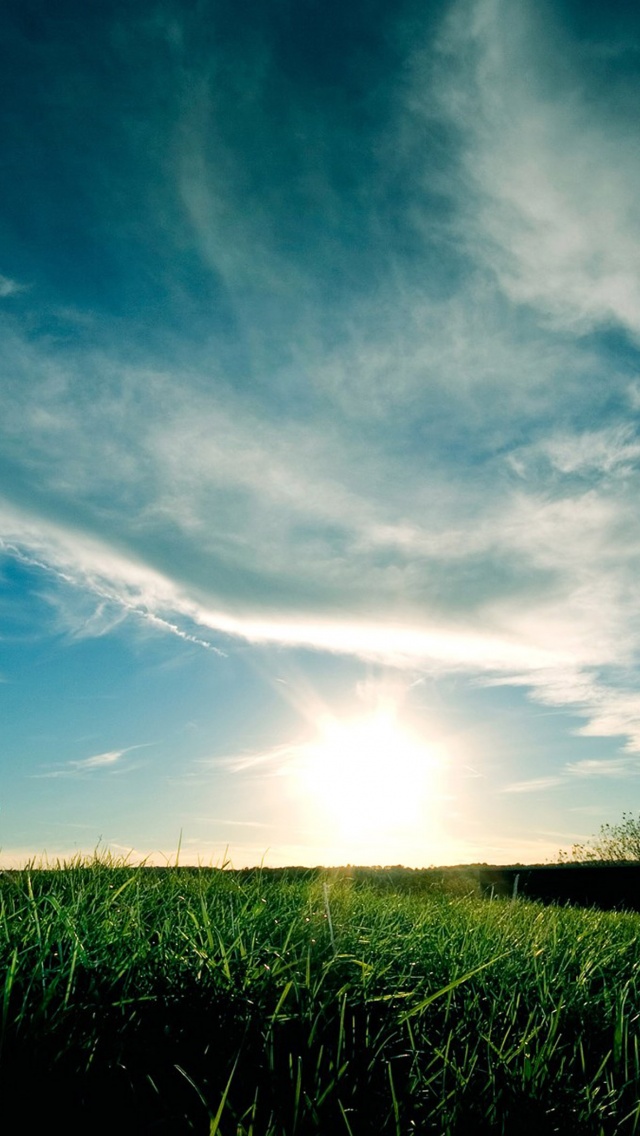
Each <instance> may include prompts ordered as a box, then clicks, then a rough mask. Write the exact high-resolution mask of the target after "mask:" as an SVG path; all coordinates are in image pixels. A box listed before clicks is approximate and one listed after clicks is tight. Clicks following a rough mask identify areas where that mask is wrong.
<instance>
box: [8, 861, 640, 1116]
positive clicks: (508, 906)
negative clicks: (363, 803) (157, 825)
mask: <svg viewBox="0 0 640 1136" xmlns="http://www.w3.org/2000/svg"><path fill="white" fill-rule="evenodd" d="M0 896H1V919H0V951H1V958H2V975H3V983H4V990H3V994H2V1002H1V1005H2V1033H1V1037H0V1045H1V1050H0V1076H1V1082H0V1084H1V1091H2V1100H3V1102H4V1105H5V1110H6V1107H7V1102H8V1101H13V1102H14V1103H17V1105H18V1107H19V1110H20V1115H21V1116H22V1117H23V1127H22V1128H21V1129H20V1131H24V1132H25V1133H31V1132H34V1133H35V1132H38V1133H40V1132H45V1131H49V1128H50V1126H51V1125H52V1124H53V1121H54V1119H56V1118H58V1117H60V1118H62V1120H63V1124H64V1127H65V1130H66V1132H83V1133H88V1132H91V1133H94V1132H97V1133H101V1132H108V1131H113V1132H114V1133H115V1132H118V1133H141V1134H142V1133H145V1134H146V1133H149V1134H151V1133H167V1134H169V1133H170V1134H175V1136H179V1134H181V1133H187V1132H195V1133H201V1134H202V1136H214V1134H216V1133H220V1134H222V1136H250V1134H252V1136H294V1134H307V1133H316V1134H321V1136H334V1134H337V1136H365V1134H374V1133H375V1134H378V1133H381V1134H386V1133H389V1134H392V1136H407V1134H410V1133H437V1134H438V1136H445V1134H456V1136H459V1134H466V1133H469V1134H471V1133H478V1134H480V1136H481V1134H483V1133H517V1134H518V1136H525V1134H526V1133H536V1134H537V1136H538V1134H545V1133H552V1132H557V1133H562V1134H564V1136H570V1134H573V1133H575V1134H576V1136H578V1134H579V1136H588V1134H591V1133H594V1134H600V1133H605V1134H609V1133H633V1132H640V1103H639V1102H640V1045H639V1039H638V1022H639V1013H640V941H639V931H640V917H638V916H635V915H626V914H615V913H604V912H598V911H595V910H579V909H575V908H558V907H543V906H541V905H538V904H535V903H530V902H528V901H525V900H520V899H518V900H517V901H515V902H510V901H506V900H493V901H489V900H487V899H484V900H483V899H480V898H478V897H476V896H472V895H464V894H458V895H452V894H447V893H446V892H444V891H443V890H442V889H439V890H438V889H435V888H431V890H423V891H422V892H415V893H412V892H409V891H408V890H407V888H404V887H403V886H402V884H401V882H400V883H399V882H398V881H397V880H395V881H394V879H393V878H390V877H388V876H387V875H386V874H385V873H384V872H380V873H379V874H377V875H376V874H375V873H369V875H368V877H367V878H366V879H357V878H356V879H353V878H350V876H349V873H348V872H346V871H345V872H342V873H340V872H331V873H325V874H323V873H319V872H310V873H304V872H295V873H290V874H289V875H287V874H286V873H285V874H282V873H269V872H266V871H265V872H260V871H256V872H255V873H253V874H247V873H234V872H232V871H211V870H207V869H187V868H175V869H174V868H166V869H162V870H157V871H153V870H147V869H144V868H136V867H132V866H129V865H127V864H126V863H120V864H117V863H112V862H109V861H107V860H104V859H99V858H97V859H96V860H95V861H94V862H92V863H81V862H78V863H75V864H70V865H66V866H64V867H63V868H62V869H60V870H51V871H44V870H38V869H34V868H32V869H29V870H24V871H23V872H19V873H5V874H3V875H2V876H0ZM0 993H1V991H0ZM16 1131H18V1129H16Z"/></svg>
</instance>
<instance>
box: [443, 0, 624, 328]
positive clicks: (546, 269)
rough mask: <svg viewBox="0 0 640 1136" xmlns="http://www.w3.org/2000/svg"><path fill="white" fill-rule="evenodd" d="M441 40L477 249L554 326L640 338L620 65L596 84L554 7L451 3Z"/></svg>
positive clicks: (446, 100)
mask: <svg viewBox="0 0 640 1136" xmlns="http://www.w3.org/2000/svg"><path fill="white" fill-rule="evenodd" d="M440 46H441V50H442V52H443V71H442V88H441V98H442V103H443V106H444V107H445V108H446V111H447V113H449V114H450V115H451V118H452V119H453V120H454V121H455V122H456V125H457V127H458V128H459V129H460V130H461V131H462V134H463V138H464V149H463V156H462V163H461V169H462V171H463V179H464V180H463V185H464V190H462V188H461V192H467V193H469V199H468V207H467V210H466V233H467V240H468V242H469V245H470V246H471V247H472V248H473V249H474V250H475V253H476V255H478V256H481V257H482V258H483V260H485V261H486V262H487V263H488V264H490V266H491V268H492V269H493V271H494V272H495V273H496V276H497V278H498V280H499V281H500V285H501V287H502V288H503V289H504V291H505V293H506V294H507V295H508V296H509V297H510V298H511V299H512V300H514V301H516V302H517V303H526V304H531V305H534V306H535V307H536V308H537V309H538V310H539V311H540V312H541V314H542V315H543V316H544V318H545V319H546V320H547V321H548V323H549V324H550V325H551V326H555V327H559V326H565V327H569V328H571V329H573V330H575V331H578V332H584V331H588V330H589V329H591V328H593V327H599V326H605V327H606V326H610V325H612V324H613V325H617V326H619V327H621V328H624V329H626V330H627V331H628V332H630V333H631V334H632V335H633V336H634V337H637V336H638V335H639V334H640V276H639V273H638V268H637V262H636V258H635V253H634V250H635V248H636V247H637V244H638V240H639V238H640V211H639V210H638V196H639V189H640V157H639V156H638V151H637V147H636V146H635V144H634V138H635V130H636V127H635V122H634V118H633V116H632V115H630V114H629V113H628V111H627V110H626V107H627V106H628V105H629V102H628V100H629V91H626V92H625V91H624V90H622V89H621V86H620V85H617V84H616V83H615V60H613V61H612V70H611V79H610V81H609V82H605V83H601V84H600V85H598V86H596V88H595V90H594V75H593V71H591V73H590V74H589V76H588V77H587V75H586V74H583V73H582V72H581V70H580V66H579V59H578V58H577V57H576V55H575V54H574V55H572V51H571V44H570V43H569V42H568V41H567V40H565V39H564V38H563V34H562V31H561V29H560V27H559V25H558V23H557V21H556V20H555V19H554V13H553V11H552V10H551V8H550V7H549V6H548V5H547V6H545V7H544V9H543V8H541V7H540V6H534V5H533V4H530V3H521V4H517V5H514V4H510V3H508V2H507V0H462V2H461V3H458V4H455V5H454V7H453V10H452V15H451V17H450V19H449V20H448V22H447V24H446V30H445V32H444V34H443V36H442V39H441V45H440ZM636 96H637V91H636Z"/></svg>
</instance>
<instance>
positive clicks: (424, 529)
mask: <svg viewBox="0 0 640 1136" xmlns="http://www.w3.org/2000/svg"><path fill="white" fill-rule="evenodd" d="M0 28H1V31H2V34H1V35H0V54H1V55H2V60H1V66H0V84H1V86H2V98H1V100H0V145H1V153H2V164H3V176H2V178H1V179H0V585H1V593H0V723H1V730H0V864H2V865H3V866H11V865H14V864H19V863H24V862H25V861H27V860H29V859H32V858H34V857H45V858H46V860H47V862H51V863H54V862H57V861H61V862H62V861H64V860H66V859H69V858H70V857H73V856H76V855H89V854H91V853H92V852H93V850H94V849H96V848H97V849H99V850H101V851H103V852H110V853H112V854H113V855H116V856H129V857H130V858H131V859H132V861H134V862H139V861H140V860H141V859H142V858H144V857H148V858H149V861H150V862H155V863H166V862H174V861H175V859H176V858H177V857H178V856H179V858H180V862H181V863H201V864H211V865H218V866H220V865H221V864H223V863H231V864H233V865H234V866H236V867H241V866H243V865H249V864H258V863H264V864H268V865H273V866H278V865H284V864H309V865H315V864H327V865H328V864H346V863H351V864H382V865H384V864H400V863H402V864H406V865H409V866H414V867H420V866H428V865H431V864H447V863H472V862H489V863H515V862H522V863H533V862H544V861H545V860H548V859H555V858H556V857H557V854H558V850H559V849H561V848H562V849H568V850H570V849H571V847H572V845H573V844H574V843H576V842H581V841H584V840H588V839H589V838H590V836H591V835H592V834H594V833H597V832H598V830H599V828H600V826H601V825H602V824H604V823H615V822H616V821H617V820H619V819H620V818H621V816H622V813H623V812H624V811H633V810H634V809H637V808H639V807H640V792H639V787H640V781H639V774H640V685H639V679H640V519H639V514H638V499H639V496H638V494H639V490H640V429H639V414H640V259H639V256H638V249H639V248H640V134H639V131H638V105H639V99H640V9H638V7H637V5H635V4H631V3H625V2H623V0H617V2H616V0H613V2H612V0H608V2H607V3H605V2H604V0H592V2H589V3H587V2H586V0H535V3H534V2H529V0H452V2H445V0H434V2H431V3H426V4H425V3H424V0H420V2H418V0H399V2H398V3H394V4H389V3H386V2H383V0H351V3H349V4H348V5H345V4H343V3H338V2H337V0H329V2H323V3H322V4H321V3H318V2H315V0H277V2H275V3H259V2H258V0H253V2H251V0H250V2H249V4H248V5H242V6H238V5H237V3H235V2H234V0H140V2H139V3H136V4H130V3H128V2H127V0H105V2H104V3H101V4H99V5H87V4H85V3H81V2H80V0H58V2H57V3H56V4H55V5H52V4H50V3H46V2H45V0H6V2H5V4H4V5H3V6H2V12H1V14H0Z"/></svg>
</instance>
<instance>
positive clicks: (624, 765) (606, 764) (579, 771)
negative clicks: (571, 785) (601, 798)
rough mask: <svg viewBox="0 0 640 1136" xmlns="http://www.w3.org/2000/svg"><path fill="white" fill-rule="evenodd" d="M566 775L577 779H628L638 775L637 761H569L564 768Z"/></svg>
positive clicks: (619, 759) (606, 759)
mask: <svg viewBox="0 0 640 1136" xmlns="http://www.w3.org/2000/svg"><path fill="white" fill-rule="evenodd" d="M565 768H566V770H567V773H569V774H573V775H575V776H577V777H629V776H630V775H633V774H636V775H637V774H640V766H639V765H638V762H637V760H636V761H633V760H631V759H625V758H585V759H583V760H582V761H571V762H569V763H568V764H567V765H566V766H565Z"/></svg>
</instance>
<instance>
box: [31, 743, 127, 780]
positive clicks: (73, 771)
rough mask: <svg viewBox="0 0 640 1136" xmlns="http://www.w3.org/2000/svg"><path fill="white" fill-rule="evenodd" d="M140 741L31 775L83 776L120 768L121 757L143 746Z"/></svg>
mask: <svg viewBox="0 0 640 1136" xmlns="http://www.w3.org/2000/svg"><path fill="white" fill-rule="evenodd" d="M143 744H149V743H141V744H139V745H135V746H127V748H126V749H112V750H108V751H107V752H106V753H96V754H92V755H91V756H90V757H82V758H79V759H77V760H72V761H67V762H65V763H64V765H62V766H61V767H56V768H52V769H48V770H46V771H45V772H43V773H33V774H31V776H32V777H34V778H38V779H42V778H57V777H83V776H85V775H86V774H93V773H95V772H96V771H100V770H108V769H114V768H115V767H116V766H118V768H119V769H121V768H122V764H121V763H122V759H123V757H124V756H125V754H127V753H130V752H131V751H132V750H134V749H141V748H143Z"/></svg>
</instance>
